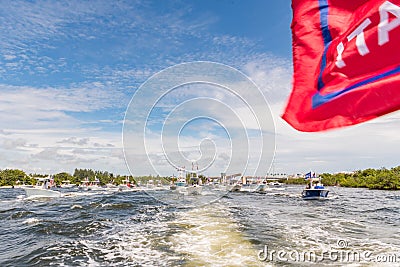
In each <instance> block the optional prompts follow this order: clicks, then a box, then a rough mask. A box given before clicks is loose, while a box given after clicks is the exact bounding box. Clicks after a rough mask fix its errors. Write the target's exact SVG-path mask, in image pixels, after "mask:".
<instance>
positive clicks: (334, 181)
mask: <svg viewBox="0 0 400 267" xmlns="http://www.w3.org/2000/svg"><path fill="white" fill-rule="evenodd" d="M321 177H322V183H323V184H324V185H328V186H334V185H336V186H343V187H363V188H369V189H382V190H400V166H398V167H394V168H391V169H386V168H381V169H371V168H369V169H365V170H358V171H355V172H353V173H336V174H331V173H323V174H321ZM284 182H285V183H290V184H306V183H307V181H306V180H305V179H304V178H298V179H289V180H287V181H284Z"/></svg>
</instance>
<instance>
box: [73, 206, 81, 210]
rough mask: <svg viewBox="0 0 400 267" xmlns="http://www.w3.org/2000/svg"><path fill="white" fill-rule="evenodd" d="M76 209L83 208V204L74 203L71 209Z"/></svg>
mask: <svg viewBox="0 0 400 267" xmlns="http://www.w3.org/2000/svg"><path fill="white" fill-rule="evenodd" d="M74 209H83V207H82V206H81V205H72V207H71V210H74Z"/></svg>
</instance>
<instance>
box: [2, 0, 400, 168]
mask: <svg viewBox="0 0 400 267" xmlns="http://www.w3.org/2000/svg"><path fill="white" fill-rule="evenodd" d="M291 18H292V11H291V7H290V1H278V0H276V1H262V0H257V1H234V0H231V1H200V0H197V1H67V2H66V1H57V2H56V1H3V2H2V8H1V10H0V25H1V26H2V27H0V50H1V56H0V111H1V113H0V114H1V115H0V125H1V126H0V138H1V139H0V169H3V168H20V169H24V170H25V171H27V172H39V173H46V172H47V173H48V172H53V173H54V172H60V171H67V172H73V168H75V167H78V168H93V169H99V170H108V171H111V172H115V173H121V174H125V173H127V172H128V170H127V167H126V165H125V161H124V155H123V153H122V140H121V139H122V138H121V135H122V133H121V132H122V126H123V119H124V115H125V110H126V109H127V106H128V104H129V101H130V100H131V98H132V96H133V94H134V93H135V92H136V90H137V89H138V88H139V86H140V85H141V84H142V83H143V82H145V81H146V80H147V79H148V78H150V77H151V76H152V75H154V74H156V73H157V72H159V71H161V70H163V69H165V68H167V67H171V66H173V65H175V64H179V63H184V62H190V61H213V62H218V63H222V64H226V65H228V66H232V67H234V68H236V69H238V70H240V71H242V72H243V73H245V74H246V75H248V76H249V77H250V78H251V79H252V80H253V81H254V82H255V83H256V84H257V85H258V87H259V88H260V90H261V91H262V92H263V93H264V95H265V97H266V99H267V100H268V102H269V104H270V106H271V110H272V113H273V116H274V120H275V124H276V125H275V126H276V148H277V149H276V154H275V165H274V170H275V171H278V172H287V173H297V172H307V171H308V170H309V169H313V170H315V171H319V172H323V171H341V170H352V169H359V168H364V167H381V166H387V167H390V166H393V165H396V161H395V160H394V158H395V155H397V154H396V147H395V144H397V143H399V142H397V141H398V138H397V137H396V134H395V131H393V129H394V127H396V126H397V122H398V118H397V117H398V115H397V114H391V115H389V116H386V117H384V118H382V119H379V120H375V121H373V122H371V123H367V124H364V125H361V126H356V127H350V128H348V129H344V130H338V131H331V132H327V133H321V134H305V133H299V132H297V131H295V130H293V129H291V128H290V127H289V126H287V125H286V123H284V122H283V121H282V120H281V119H280V117H279V115H280V114H281V113H282V111H283V108H284V105H285V102H286V98H287V97H288V94H289V92H290V86H291V74H292V67H291V60H292V59H291V58H292V57H291V33H290V23H291ZM189 90H190V89H189ZM156 115H157V114H156ZM377 125H378V126H379V127H377ZM187 129H190V127H189V128H187ZM218 132H219V133H220V136H225V135H226V134H225V132H224V131H221V130H215V129H211V130H210V133H212V134H213V135H218V134H216V133H218ZM186 135H190V131H186ZM371 144H374V145H375V146H378V147H379V148H378V149H372V148H371V146H372V145H371ZM305 151H307V152H305ZM351 162H352V163H351ZM164 171H165V173H163V174H166V175H167V174H168V172H169V171H168V168H166V169H165V170H164ZM134 174H142V173H134ZM170 174H172V171H171V173H170ZM215 174H217V175H218V172H217V171H216V170H215V171H214V173H210V175H215Z"/></svg>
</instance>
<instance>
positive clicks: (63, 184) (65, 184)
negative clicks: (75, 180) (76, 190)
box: [61, 180, 76, 188]
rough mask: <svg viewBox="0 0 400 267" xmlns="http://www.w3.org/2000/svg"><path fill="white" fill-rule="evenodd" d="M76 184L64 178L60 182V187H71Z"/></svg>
mask: <svg viewBox="0 0 400 267" xmlns="http://www.w3.org/2000/svg"><path fill="white" fill-rule="evenodd" d="M75 186H76V185H74V184H71V181H70V180H65V181H62V182H61V188H72V187H75Z"/></svg>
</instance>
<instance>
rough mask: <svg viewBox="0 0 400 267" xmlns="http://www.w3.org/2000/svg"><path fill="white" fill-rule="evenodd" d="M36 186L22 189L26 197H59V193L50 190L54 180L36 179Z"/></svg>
mask: <svg viewBox="0 0 400 267" xmlns="http://www.w3.org/2000/svg"><path fill="white" fill-rule="evenodd" d="M36 180H37V184H36V185H35V186H33V187H23V189H24V190H25V193H26V196H27V197H60V196H61V193H60V192H58V191H54V190H52V189H51V188H52V187H53V185H54V180H53V179H50V178H36Z"/></svg>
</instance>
